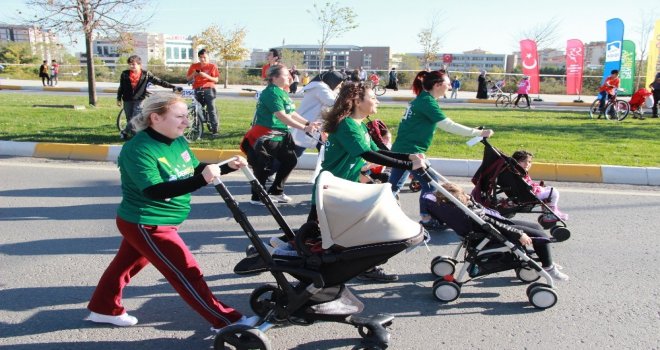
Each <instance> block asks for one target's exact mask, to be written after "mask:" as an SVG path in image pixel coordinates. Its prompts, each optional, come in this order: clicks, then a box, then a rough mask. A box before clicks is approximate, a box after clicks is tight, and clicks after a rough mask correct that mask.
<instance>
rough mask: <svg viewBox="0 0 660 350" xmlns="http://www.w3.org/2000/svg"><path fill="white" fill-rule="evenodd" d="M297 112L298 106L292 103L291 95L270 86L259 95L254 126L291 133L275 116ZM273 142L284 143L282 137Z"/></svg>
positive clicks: (275, 138) (274, 86)
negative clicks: (280, 112)
mask: <svg viewBox="0 0 660 350" xmlns="http://www.w3.org/2000/svg"><path fill="white" fill-rule="evenodd" d="M295 110H296V105H295V104H294V103H293V101H291V98H290V97H289V94H288V93H287V92H286V91H284V90H282V89H281V88H280V87H278V86H276V85H273V84H268V86H267V87H266V88H265V89H264V90H263V91H262V92H261V94H260V95H259V101H258V102H257V110H256V112H255V114H254V124H255V125H261V126H265V127H267V128H269V129H273V130H277V131H282V132H289V127H288V126H287V125H286V124H284V123H283V122H282V121H281V120H279V119H278V118H277V117H276V116H275V112H278V111H284V112H285V113H286V114H289V113H291V112H293V111H295ZM272 140H273V141H282V136H277V137H274V138H273V139H272Z"/></svg>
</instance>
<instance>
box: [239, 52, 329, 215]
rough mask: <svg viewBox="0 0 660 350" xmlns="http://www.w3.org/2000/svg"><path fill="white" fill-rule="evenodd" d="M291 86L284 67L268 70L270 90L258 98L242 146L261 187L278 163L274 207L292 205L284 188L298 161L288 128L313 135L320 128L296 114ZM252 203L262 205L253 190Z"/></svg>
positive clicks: (269, 191)
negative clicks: (273, 166) (285, 204)
mask: <svg viewBox="0 0 660 350" xmlns="http://www.w3.org/2000/svg"><path fill="white" fill-rule="evenodd" d="M291 82H292V79H291V74H290V73H289V69H288V68H287V67H286V66H285V65H283V64H279V65H275V66H271V67H270V68H269V69H268V86H267V87H266V88H265V89H264V90H263V91H262V92H261V94H260V95H259V101H258V102H257V110H256V112H255V113H254V121H253V123H252V127H251V128H250V130H249V131H248V132H247V133H246V134H245V138H244V139H243V142H242V143H241V148H242V149H243V150H244V151H245V152H246V154H247V156H248V162H249V163H250V165H251V166H252V169H253V170H254V176H255V177H256V178H257V180H258V181H259V183H260V184H261V186H265V185H266V179H268V176H269V175H270V172H271V167H272V165H273V160H276V161H277V162H278V168H277V172H276V173H275V180H273V184H272V185H271V186H270V188H269V189H268V193H269V194H270V196H271V199H272V200H273V202H275V203H289V202H291V198H290V197H289V196H287V195H286V194H284V184H285V182H286V180H287V178H288V177H289V175H290V174H291V172H292V171H293V169H294V168H295V167H296V164H297V162H298V158H297V157H296V154H295V143H294V142H293V138H292V137H291V133H290V132H289V127H291V128H295V129H300V130H303V131H304V132H306V133H312V132H314V131H316V129H317V128H318V124H319V123H310V122H309V121H308V120H307V119H305V118H303V117H302V116H300V115H299V114H298V113H296V111H295V109H296V106H295V104H294V103H293V101H291V98H290V97H289V94H288V92H287V91H288V90H289V85H291ZM250 202H251V203H252V204H256V205H263V203H262V202H261V201H260V200H259V197H258V196H257V193H256V192H255V191H254V190H253V191H252V199H251V201H250Z"/></svg>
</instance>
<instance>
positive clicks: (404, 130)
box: [389, 70, 493, 229]
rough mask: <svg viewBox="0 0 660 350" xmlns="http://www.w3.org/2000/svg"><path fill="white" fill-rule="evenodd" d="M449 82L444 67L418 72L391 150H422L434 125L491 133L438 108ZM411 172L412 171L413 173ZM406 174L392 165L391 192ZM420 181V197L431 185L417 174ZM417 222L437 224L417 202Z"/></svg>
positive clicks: (458, 132)
mask: <svg viewBox="0 0 660 350" xmlns="http://www.w3.org/2000/svg"><path fill="white" fill-rule="evenodd" d="M450 86H451V82H450V80H449V77H448V76H447V74H446V72H445V71H442V70H440V71H431V72H425V71H422V72H419V73H418V74H417V77H416V78H415V81H414V82H413V91H414V92H416V94H417V97H416V98H415V99H414V100H412V101H411V102H410V105H409V106H408V108H407V109H406V112H405V113H404V115H403V118H402V119H401V123H400V124H399V129H398V132H397V136H396V140H395V141H394V144H393V145H392V151H395V152H408V153H425V152H427V151H428V149H429V147H430V146H431V142H432V141H433V136H434V135H435V129H436V128H438V129H442V130H444V131H446V132H449V133H452V134H456V135H461V136H466V137H470V136H482V137H489V136H491V135H493V130H480V129H475V128H469V127H466V126H463V125H461V124H458V123H455V122H453V121H452V120H451V119H449V118H448V117H447V116H445V114H444V113H443V112H442V109H440V106H439V105H438V98H440V97H441V96H444V95H445V94H446V93H447V91H448V90H449V89H450ZM413 176H415V174H414V173H413ZM407 178H408V173H407V172H406V170H402V169H392V172H391V173H390V179H389V182H390V184H391V185H392V192H393V193H394V194H395V195H397V194H398V193H399V190H401V187H402V186H403V182H404V181H405V179H407ZM418 180H419V181H420V183H421V184H422V191H421V193H420V198H421V196H423V195H424V194H425V193H428V192H432V191H433V190H432V188H431V186H430V185H429V184H427V183H426V181H424V180H423V179H421V178H418ZM420 216H421V219H422V220H421V223H422V225H424V227H426V228H427V229H436V228H441V227H442V225H440V224H439V223H437V222H434V221H432V219H431V216H430V215H428V213H426V212H425V211H424V210H423V209H422V207H421V206H420Z"/></svg>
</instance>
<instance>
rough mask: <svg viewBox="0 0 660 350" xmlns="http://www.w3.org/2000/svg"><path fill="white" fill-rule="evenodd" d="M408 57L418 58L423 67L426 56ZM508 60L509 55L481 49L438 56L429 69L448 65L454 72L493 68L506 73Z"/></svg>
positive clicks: (414, 54) (420, 54)
mask: <svg viewBox="0 0 660 350" xmlns="http://www.w3.org/2000/svg"><path fill="white" fill-rule="evenodd" d="M408 55H411V56H416V57H418V58H419V61H420V65H422V66H423V56H424V54H422V53H409V54H408ZM507 58H508V55H505V54H494V53H490V52H487V51H484V50H480V49H476V50H470V51H465V52H463V53H444V54H439V55H437V59H436V60H434V61H433V62H430V64H429V68H430V69H432V70H436V69H440V68H442V66H443V65H446V66H447V68H448V69H450V70H452V71H470V70H474V69H476V70H492V69H493V68H500V69H502V70H503V71H505V70H506V69H507Z"/></svg>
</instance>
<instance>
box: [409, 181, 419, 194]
mask: <svg viewBox="0 0 660 350" xmlns="http://www.w3.org/2000/svg"><path fill="white" fill-rule="evenodd" d="M408 188H409V189H410V191H411V192H419V191H420V190H421V189H422V184H421V183H419V181H417V180H415V179H413V180H412V181H410V184H409V185H408Z"/></svg>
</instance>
